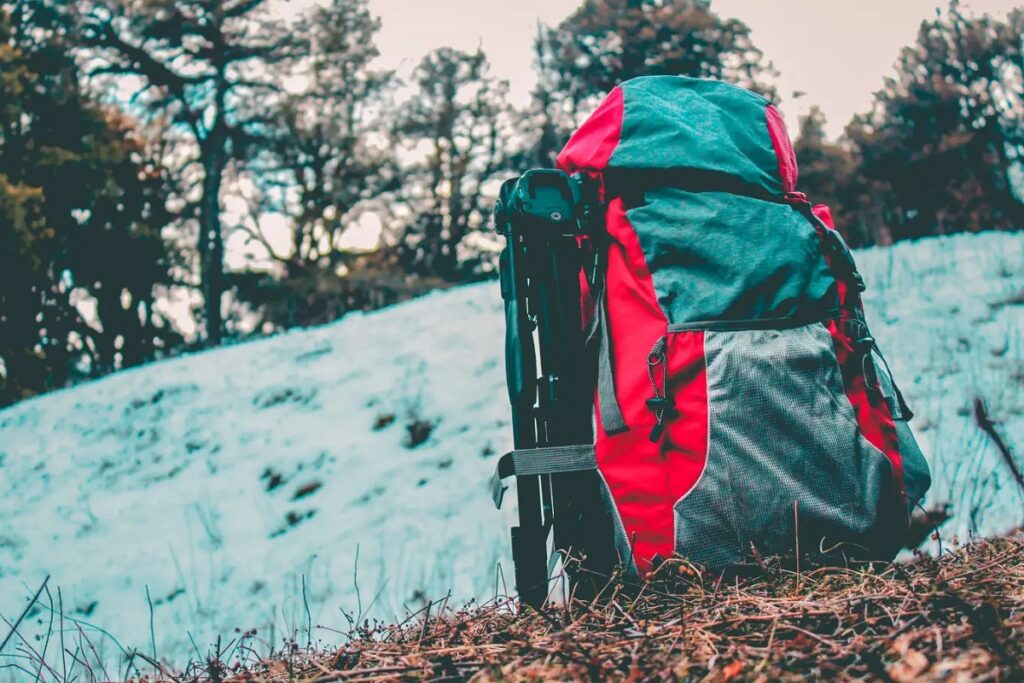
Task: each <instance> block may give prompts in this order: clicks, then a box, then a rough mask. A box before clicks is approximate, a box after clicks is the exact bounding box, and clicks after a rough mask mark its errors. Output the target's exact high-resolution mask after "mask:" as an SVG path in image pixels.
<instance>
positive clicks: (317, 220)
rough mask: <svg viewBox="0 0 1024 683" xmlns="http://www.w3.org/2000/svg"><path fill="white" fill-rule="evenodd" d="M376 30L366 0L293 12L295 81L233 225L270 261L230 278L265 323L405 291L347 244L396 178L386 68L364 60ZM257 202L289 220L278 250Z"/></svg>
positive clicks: (368, 304)
mask: <svg viewBox="0 0 1024 683" xmlns="http://www.w3.org/2000/svg"><path fill="white" fill-rule="evenodd" d="M379 29H380V21H379V20H378V19H377V18H375V17H374V16H373V15H372V14H370V12H369V10H368V9H367V3H366V1H365V0H332V1H331V2H329V3H327V4H325V5H322V6H316V7H314V8H313V10H312V11H311V12H310V13H309V14H308V15H307V16H304V17H302V18H301V19H300V21H299V22H297V26H296V29H295V30H296V31H298V32H300V33H302V34H303V35H304V36H306V41H307V52H306V54H305V55H304V56H303V60H302V61H303V78H302V80H303V81H304V83H305V85H304V87H302V88H293V89H292V90H291V91H289V92H287V93H285V94H284V96H283V97H282V99H281V101H280V106H279V107H278V108H277V110H276V112H275V115H274V119H273V128H272V132H271V133H269V134H268V135H267V136H266V139H267V149H266V153H265V155H264V162H265V163H264V164H262V165H255V166H253V167H252V168H251V170H250V173H251V175H252V176H253V182H254V184H255V185H256V186H257V188H258V191H257V192H256V196H255V197H254V198H253V199H252V201H250V204H251V207H250V219H249V220H248V221H247V222H245V223H244V224H242V225H241V226H239V229H241V230H243V231H244V232H245V233H246V234H247V236H248V241H249V242H250V243H255V244H256V245H258V246H260V247H262V249H261V250H259V253H258V257H259V258H260V259H264V260H267V259H269V261H270V262H271V263H270V266H269V267H262V268H261V266H260V264H258V263H254V264H252V267H251V268H250V269H249V270H248V271H247V272H243V273H235V274H232V275H231V276H230V281H231V282H232V284H233V285H234V287H235V289H236V291H237V292H238V293H239V295H240V296H241V297H242V298H243V299H244V300H245V301H247V302H248V303H250V304H251V305H253V306H255V307H256V308H257V309H258V312H259V318H260V320H261V324H262V325H263V326H264V327H269V328H271V329H274V328H280V327H285V328H287V327H293V326H296V325H310V324H317V323H324V322H329V321H331V320H334V319H336V318H338V317H341V316H342V315H344V314H345V313H347V312H348V311H350V310H364V309H368V308H377V307H380V306H382V305H386V304H390V303H394V302H395V301H397V300H400V299H403V298H406V297H407V296H409V295H410V288H409V287H408V286H406V283H405V282H404V279H403V277H402V274H401V273H399V272H397V266H396V265H395V264H394V259H393V258H392V257H390V256H389V255H388V254H386V253H384V252H381V251H378V252H377V253H373V254H368V253H366V251H367V247H365V246H363V247H362V248H359V247H353V246H351V245H350V244H349V243H347V242H346V239H347V238H348V236H349V235H350V234H351V233H352V232H357V231H359V230H360V229H361V227H365V226H363V225H361V221H362V220H364V219H367V218H371V217H372V218H376V220H377V221H378V222H380V220H381V219H380V215H381V214H383V213H384V212H385V211H386V210H387V208H388V202H387V201H386V197H387V196H389V195H391V194H393V193H394V192H395V191H396V190H397V188H398V187H399V184H400V181H401V177H400V169H399V168H398V166H397V162H396V161H395V159H394V157H393V154H392V150H391V149H390V147H389V146H388V145H387V139H386V137H385V136H384V135H383V134H381V128H382V127H383V126H384V125H385V122H384V121H382V118H383V116H384V114H383V112H384V111H385V110H386V109H387V108H388V106H389V104H390V102H389V101H388V95H389V93H390V88H391V85H392V83H393V81H394V76H393V74H392V73H390V72H386V71H380V70H378V69H375V68H374V67H373V65H372V63H373V61H374V60H375V59H376V58H377V57H378V55H379V53H378V50H377V47H376V44H375V42H374V39H375V36H376V33H377V31H379ZM265 212H279V213H281V214H283V215H284V216H285V217H286V218H287V222H288V225H289V235H288V244H287V247H286V248H285V249H283V250H282V249H280V248H279V247H278V248H275V246H274V244H273V243H272V240H271V239H269V238H268V236H267V234H266V231H265V230H264V229H263V228H262V227H261V223H260V220H259V217H260V216H261V215H262V214H264V213H265Z"/></svg>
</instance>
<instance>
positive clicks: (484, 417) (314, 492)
mask: <svg viewBox="0 0 1024 683" xmlns="http://www.w3.org/2000/svg"><path fill="white" fill-rule="evenodd" d="M857 256H858V260H859V262H860V264H861V269H862V271H863V272H864V274H865V276H866V278H867V280H868V283H869V287H870V289H869V292H868V304H869V311H868V314H869V320H870V321H871V322H872V327H873V331H874V332H875V336H876V337H877V338H878V339H879V340H880V343H881V344H882V348H883V350H884V351H885V352H886V354H887V357H888V359H889V362H890V364H891V365H892V366H893V369H894V371H895V373H896V376H897V378H899V379H900V380H901V383H902V385H903V389H904V392H905V394H906V395H907V398H908V400H909V401H910V403H911V405H912V406H913V408H914V409H915V410H916V411H917V413H918V417H917V418H916V420H915V421H914V423H913V424H914V426H915V428H916V430H917V431H918V433H919V434H920V436H921V437H922V440H923V442H924V444H925V445H926V447H927V450H928V451H929V452H930V453H931V455H932V458H933V460H932V462H933V468H934V471H935V479H936V484H935V487H934V488H933V493H932V495H931V496H930V499H931V500H932V501H950V502H952V503H953V504H954V506H955V507H956V512H957V518H956V519H955V524H953V525H951V526H950V527H949V531H950V533H951V534H952V533H959V534H961V535H962V534H964V533H966V532H967V530H968V529H969V528H970V527H971V525H972V524H973V525H974V527H975V528H977V529H978V530H980V531H982V532H986V533H988V532H998V531H1001V530H1003V529H1004V528H1006V527H1010V526H1013V525H1016V524H1020V523H1021V522H1022V521H1024V520H1022V519H1021V510H1022V502H1024V498H1022V496H1021V494H1020V492H1019V491H1016V490H1015V489H1014V487H1013V484H1012V482H1011V481H1010V480H1009V478H1008V476H1007V474H1006V469H1005V467H1004V466H1003V464H1002V463H1001V461H1000V460H999V458H998V456H997V455H996V454H995V451H994V449H992V448H991V446H990V444H989V443H988V441H987V439H986V438H985V437H984V435H983V434H982V433H981V432H980V431H979V430H978V429H977V427H975V426H974V424H973V419H972V417H971V415H970V404H971V401H972V399H973V398H974V396H975V395H982V396H983V397H984V398H985V399H986V401H987V402H988V406H989V410H990V413H991V414H992V416H993V417H994V418H995V420H996V421H997V422H1000V423H1001V424H1002V430H1003V433H1004V434H1005V435H1006V436H1007V437H1008V438H1009V439H1010V442H1011V444H1014V445H1015V446H1016V448H1018V450H1020V449H1024V339H1022V330H1024V305H1022V302H1024V236H1021V235H1008V234H986V235H980V236H956V237H950V238H942V239H928V240H924V241H921V242H918V243H916V244H900V245H898V246H896V247H894V248H892V249H888V250H869V251H864V252H860V253H858V255H857ZM502 325H503V322H502V315H501V300H500V297H499V294H498V287H497V285H496V284H495V283H486V284H481V285H476V286H472V287H466V288H463V289H459V290H455V291H449V292H445V293H438V294H434V295H431V296H427V297H424V298H422V299H419V300H416V301H413V302H410V303H407V304H404V305H401V306H396V307H394V308H391V309H388V310H385V311H380V312H377V313H374V314H370V315H357V316H351V317H348V318H346V319H344V320H343V321H341V322H339V323H337V324H333V325H329V326H326V327H323V328H319V329H313V330H308V331H297V332H292V333H288V334H283V335H280V336H278V337H275V338H272V339H267V340H262V341H257V342H252V343H247V344H243V345H239V346H235V347H231V348H224V349H221V350H217V351H213V352H208V353H202V354H197V355H194V356H189V357H185V358H179V359H175V360H171V361H167V362H161V363H157V364H154V365H151V366H149V367H145V368H140V369H135V370H130V371H126V372H122V373H119V374H117V375H114V376H112V377H109V378H107V379H104V380H102V381H98V382H95V383H92V384H89V385H85V386H82V387H79V388H76V389H74V390H69V391H63V392H58V393H55V394H52V395H49V396H45V397H42V398H40V399H37V400H32V401H27V402H25V403H23V404H20V405H18V406H16V407H14V408H12V409H9V410H6V411H3V412H0V615H2V616H4V617H6V618H8V619H12V618H14V617H15V616H16V615H17V613H18V612H19V611H20V609H21V607H22V606H23V605H24V604H25V600H26V599H27V598H28V597H29V596H30V595H31V594H32V593H33V592H34V590H35V588H36V587H37V586H38V585H39V584H40V582H41V581H42V579H43V578H44V576H46V575H47V574H51V575H52V577H53V578H52V579H51V584H50V588H51V593H52V596H53V601H54V604H55V606H56V601H57V591H56V588H57V587H58V586H59V587H60V589H61V591H60V596H61V598H62V600H63V607H64V613H65V619H66V620H69V623H70V620H72V619H73V620H75V623H78V624H81V625H82V627H83V629H84V633H85V634H87V635H88V636H89V639H90V640H91V641H92V642H93V643H94V645H95V647H96V648H97V650H98V651H99V654H100V656H101V657H102V658H106V659H108V661H112V662H116V661H117V660H118V659H119V657H120V655H121V653H122V652H123V651H124V650H130V649H133V648H138V649H139V650H141V651H143V652H146V653H151V650H153V649H154V643H155V650H156V653H157V656H158V657H160V658H163V659H167V660H170V661H173V662H177V663H179V664H180V663H182V662H183V661H184V660H186V659H188V658H189V657H190V656H196V655H197V653H196V649H195V647H194V646H193V644H192V641H194V642H195V643H196V645H197V646H198V649H199V650H201V651H202V654H205V652H206V649H207V648H208V647H209V645H210V644H211V643H212V642H214V640H215V638H216V636H217V634H224V635H225V641H224V642H227V640H228V639H230V638H232V637H236V636H237V633H236V632H235V629H236V628H238V629H242V630H245V629H250V628H256V629H257V630H258V633H257V636H256V637H255V639H254V640H253V647H254V648H255V649H256V650H257V651H259V652H261V653H262V652H266V650H267V648H268V647H269V646H270V641H271V640H272V639H273V640H274V641H276V644H278V645H279V644H280V642H281V639H282V638H284V637H287V636H291V635H292V634H296V633H297V634H299V640H300V642H304V641H305V639H306V637H307V636H306V632H307V629H308V624H309V623H312V624H313V626H314V629H313V637H314V639H317V638H322V639H326V640H333V639H334V636H333V635H332V634H331V633H330V632H329V631H317V629H316V626H317V625H323V626H325V627H330V628H340V627H343V626H344V625H345V624H346V623H347V622H346V618H345V616H344V615H343V614H342V612H341V609H344V610H347V611H348V612H349V613H351V614H352V615H358V614H360V613H362V614H363V615H364V616H366V615H367V614H369V615H370V616H376V617H380V618H387V619H390V618H393V617H394V616H396V615H397V616H402V615H403V614H404V613H405V608H406V606H408V607H409V608H413V609H416V608H419V607H420V606H422V604H423V601H424V599H429V598H437V597H441V596H443V595H445V594H446V593H447V592H448V591H449V590H450V591H452V594H453V600H454V601H463V600H465V599H468V598H471V597H477V598H487V597H489V596H493V595H494V594H495V591H496V590H498V591H502V592H503V588H502V586H501V584H502V578H501V574H500V573H499V572H498V571H497V566H498V565H499V563H500V564H501V565H502V567H503V571H504V575H505V576H506V577H509V576H510V575H511V564H510V561H509V556H508V550H507V536H506V527H505V526H503V520H502V517H501V516H500V514H499V513H498V512H496V511H495V510H494V509H493V507H492V505H491V503H490V500H489V496H488V494H487V489H486V479H487V477H488V476H489V474H490V472H491V469H492V468H493V466H494V461H495V454H496V453H500V452H502V450H503V449H506V448H508V447H509V446H510V445H511V444H510V441H511V439H510V434H509V415H508V408H507V400H506V394H505V388H504V371H503V368H502V360H501V354H502V348H503V343H502V335H503V330H502ZM424 422H426V423H430V424H431V425H433V426H434V427H433V429H432V430H431V431H430V434H429V437H428V438H427V439H426V441H425V442H423V443H421V444H419V445H417V446H415V447H412V446H410V444H409V431H410V430H409V427H410V426H415V425H416V423H421V424H422V423H424ZM413 431H418V432H422V431H423V430H413ZM421 435H422V434H418V436H421ZM496 586H497V588H496ZM147 593H148V596H149V598H148V599H147ZM304 594H305V599H304V598H303V595H304ZM150 602H151V603H152V608H150V604H149V603H150ZM43 604H44V607H43V608H42V609H38V608H37V610H36V613H35V614H34V616H33V618H32V620H31V622H30V623H29V624H28V628H23V629H22V631H23V635H25V636H26V637H28V638H31V634H32V633H34V632H36V631H39V632H45V631H46V629H47V627H48V621H49V616H50V615H49V609H48V605H49V604H50V600H49V599H47V598H44V600H43ZM307 605H308V609H309V614H308V616H307V612H306V606H307ZM151 613H152V624H153V630H152V637H151V631H150V619H151ZM76 628H77V627H76ZM97 628H102V629H103V630H104V631H105V632H106V633H109V634H112V635H113V636H116V640H115V639H114V638H113V637H111V636H108V635H104V633H101V632H100V631H98V630H96V629H97ZM0 631H3V628H2V627H0ZM151 640H152V641H154V642H152V643H151ZM73 650H74V648H72V651H73ZM0 678H2V675H0Z"/></svg>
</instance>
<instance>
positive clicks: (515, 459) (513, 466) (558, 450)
mask: <svg viewBox="0 0 1024 683" xmlns="http://www.w3.org/2000/svg"><path fill="white" fill-rule="evenodd" d="M596 469H597V455H596V454H595V453H594V446H593V444H581V445H576V446H550V447H547V448H521V449H518V450H514V451H509V452H508V453H506V454H505V455H503V456H501V458H500V459H499V460H498V466H497V467H495V468H494V476H492V477H491V498H492V499H493V500H494V505H495V507H497V508H499V509H500V508H501V501H502V499H503V498H504V497H505V489H506V488H508V487H507V486H505V484H503V483H502V480H503V479H507V478H508V477H513V476H516V477H524V476H531V475H539V474H566V473H569V472H586V471H589V470H596Z"/></svg>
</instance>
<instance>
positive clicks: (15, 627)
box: [0, 574, 50, 652]
mask: <svg viewBox="0 0 1024 683" xmlns="http://www.w3.org/2000/svg"><path fill="white" fill-rule="evenodd" d="M49 582H50V575H49V574H47V575H46V578H45V579H43V585H41V586H39V589H38V590H37V591H36V594H35V595H33V596H32V599H31V600H29V601H28V604H27V605H25V609H23V610H22V611H21V616H19V617H18V618H17V619H15V620H14V623H13V624H11V628H10V630H9V631H8V632H7V636H6V637H5V638H4V640H3V642H2V643H0V652H3V651H4V647H6V646H7V643H8V642H10V640H11V638H13V637H14V634H15V633H17V632H18V627H19V626H20V625H21V622H23V621H25V617H27V616H28V613H29V611H30V610H31V609H32V608H33V607H34V606H35V604H36V601H37V600H39V596H40V595H42V594H43V591H44V590H45V589H46V584H48V583H49Z"/></svg>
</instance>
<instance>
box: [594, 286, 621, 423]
mask: <svg viewBox="0 0 1024 683" xmlns="http://www.w3.org/2000/svg"><path fill="white" fill-rule="evenodd" d="M598 287H599V289H598V292H597V302H596V305H595V310H594V327H593V329H591V330H590V331H589V332H588V334H587V341H588V342H589V341H591V339H592V338H593V337H594V335H595V334H597V335H598V339H597V404H598V409H599V412H600V414H601V428H602V429H604V433H605V434H608V435H612V434H619V433H621V432H625V431H629V426H628V425H627V424H626V420H625V418H623V417H622V408H620V407H619V399H618V397H616V395H615V374H614V370H613V368H612V335H611V330H610V329H609V327H608V308H607V302H606V301H605V291H606V289H607V288H606V286H605V282H604V278H603V277H602V278H601V281H600V283H599V285H598Z"/></svg>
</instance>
